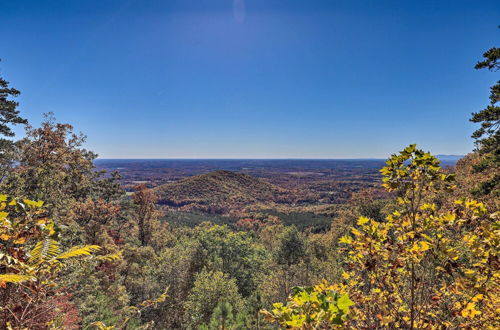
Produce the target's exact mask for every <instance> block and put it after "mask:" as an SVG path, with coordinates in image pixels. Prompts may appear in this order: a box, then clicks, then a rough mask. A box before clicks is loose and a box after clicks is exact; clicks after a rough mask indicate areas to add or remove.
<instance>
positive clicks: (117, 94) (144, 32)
mask: <svg viewBox="0 0 500 330" xmlns="http://www.w3.org/2000/svg"><path fill="white" fill-rule="evenodd" d="M499 24H500V2H498V1H461V0H453V1H422V0H418V1H417V0H415V1H401V0H398V1H383V0H377V1H353V0H349V1H335V0H330V1H326V0H325V1H320V0H297V1H296V0H234V1H233V0H161V1H160V0H158V1H148V0H140V1H139V0H135V1H134V0H129V1H125V0H123V1H112V0H97V1H91V0H85V1H83V0H82V1H68V0H60V1H40V0H36V1H23V0H18V1H7V0H0V31H1V34H2V41H1V46H0V58H2V62H0V70H1V71H0V72H1V74H2V76H3V77H4V78H6V79H7V80H9V81H10V82H11V85H12V86H13V87H16V88H18V89H19V90H21V92H22V96H21V97H20V98H19V101H20V102H21V111H22V114H23V115H24V116H26V117H27V118H28V119H30V120H31V121H32V123H33V124H34V125H37V124H39V123H40V120H41V118H42V116H41V114H42V113H44V112H48V111H52V112H54V113H55V115H56V117H57V119H58V120H59V121H62V122H69V123H72V124H74V126H75V128H76V129H77V130H78V131H82V132H84V133H86V134H87V135H88V140H87V141H88V142H87V147H88V148H90V149H92V150H94V151H96V152H97V153H99V155H100V156H101V157H103V158H356V157H361V158H364V157H386V156H387V155H389V154H390V153H393V152H396V151H398V150H400V149H401V148H403V147H404V146H405V145H407V144H410V143H417V144H419V145H420V146H421V147H423V148H424V149H426V150H430V151H431V152H433V153H436V154H438V153H444V154H465V153H467V152H469V151H470V150H471V149H472V147H473V144H472V140H471V139H470V138H469V136H470V134H471V132H472V131H473V129H474V125H473V124H471V123H469V122H468V119H469V117H470V113H471V112H472V111H475V110H480V109H481V108H482V107H483V106H485V105H486V104H487V102H488V94H489V86H490V85H492V84H493V82H494V81H495V80H497V79H498V75H497V74H496V73H489V72H486V71H484V72H483V71H477V70H474V69H473V66H474V64H475V62H476V61H477V60H479V59H480V57H481V54H482V53H483V51H485V50H486V49H488V48H490V47H492V46H500V42H499V41H500V38H499V37H500V30H499V29H498V28H497V26H498V25H499Z"/></svg>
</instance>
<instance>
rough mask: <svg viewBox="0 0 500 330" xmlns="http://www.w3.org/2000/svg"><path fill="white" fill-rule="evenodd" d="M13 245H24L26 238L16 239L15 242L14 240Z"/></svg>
mask: <svg viewBox="0 0 500 330" xmlns="http://www.w3.org/2000/svg"><path fill="white" fill-rule="evenodd" d="M14 243H15V244H24V243H26V237H21V238H18V239H16V240H14Z"/></svg>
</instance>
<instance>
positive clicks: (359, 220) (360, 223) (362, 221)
mask: <svg viewBox="0 0 500 330" xmlns="http://www.w3.org/2000/svg"><path fill="white" fill-rule="evenodd" d="M368 221H370V219H369V218H367V217H360V218H359V219H358V222H357V223H358V225H359V226H361V225H364V224H365V223H367V222H368Z"/></svg>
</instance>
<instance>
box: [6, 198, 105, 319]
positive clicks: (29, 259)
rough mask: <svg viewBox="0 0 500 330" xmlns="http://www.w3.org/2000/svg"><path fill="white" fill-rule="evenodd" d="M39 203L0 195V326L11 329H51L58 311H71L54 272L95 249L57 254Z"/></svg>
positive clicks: (52, 231) (50, 224)
mask: <svg viewBox="0 0 500 330" xmlns="http://www.w3.org/2000/svg"><path fill="white" fill-rule="evenodd" d="M42 204H43V203H42V202H40V201H38V202H34V201H31V200H26V199H24V200H19V199H16V198H11V197H9V196H7V195H0V209H1V212H0V290H1V291H0V306H2V308H1V309H0V322H1V324H3V325H8V326H11V327H13V328H16V329H25V328H29V329H36V328H46V327H48V326H49V325H55V324H56V323H57V322H56V321H61V320H60V317H61V316H62V315H64V314H62V315H61V313H64V312H70V310H71V309H74V308H72V304H71V303H70V302H69V298H68V296H67V295H65V291H64V290H63V289H62V288H61V287H59V284H60V280H61V277H60V274H61V272H62V271H63V269H65V268H67V267H72V266H74V264H72V263H71V262H70V261H71V259H74V258H78V257H85V256H90V255H91V254H92V253H93V252H96V251H98V250H99V249H100V247H99V246H97V245H85V246H73V247H70V248H69V249H67V250H66V251H64V252H63V251H61V249H60V244H59V242H58V230H57V227H56V226H55V224H54V222H52V221H51V220H50V219H49V218H47V217H46V212H45V211H44V209H43V208H42ZM98 258H99V259H102V260H104V259H106V258H113V257H110V256H107V257H98ZM61 296H62V297H61ZM64 306H65V307H64ZM61 307H63V308H61ZM57 308H59V309H57ZM75 320H77V319H75ZM55 322H56V323H55ZM73 326H74V324H67V323H66V327H67V328H68V327H69V328H71V327H73Z"/></svg>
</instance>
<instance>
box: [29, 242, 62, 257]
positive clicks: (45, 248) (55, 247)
mask: <svg viewBox="0 0 500 330" xmlns="http://www.w3.org/2000/svg"><path fill="white" fill-rule="evenodd" d="M58 254H59V242H57V241H55V240H53V239H49V238H47V239H44V240H43V241H40V242H38V243H36V245H35V247H34V248H33V250H31V252H30V259H29V263H36V262H43V261H47V260H49V259H52V258H54V257H55V256H57V255H58Z"/></svg>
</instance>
